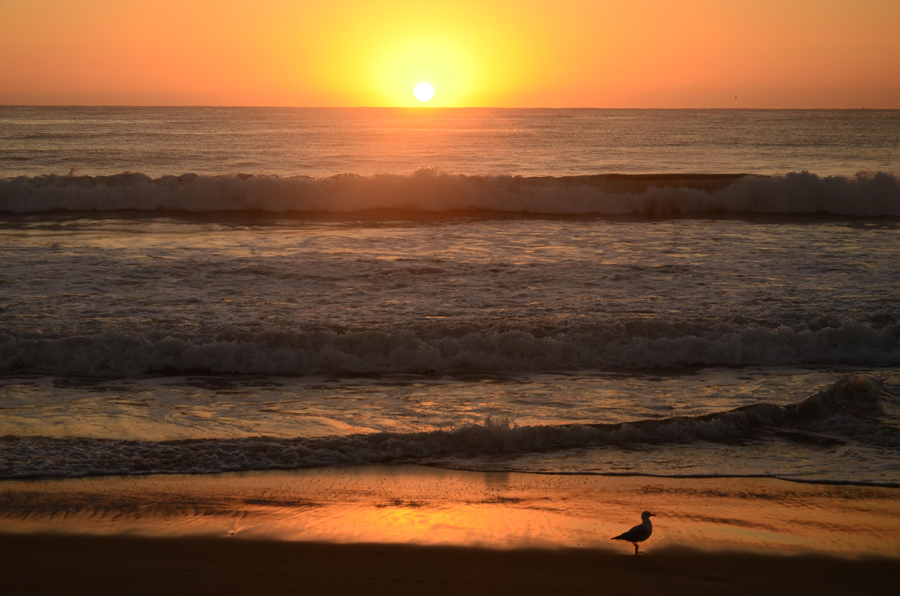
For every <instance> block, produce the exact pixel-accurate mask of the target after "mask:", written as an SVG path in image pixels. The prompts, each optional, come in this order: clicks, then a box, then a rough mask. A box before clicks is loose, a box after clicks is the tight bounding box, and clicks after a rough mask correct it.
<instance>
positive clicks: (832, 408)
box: [0, 376, 900, 478]
mask: <svg viewBox="0 0 900 596" xmlns="http://www.w3.org/2000/svg"><path fill="white" fill-rule="evenodd" d="M882 385H883V380H879V379H869V378H864V377H858V376H856V377H853V376H851V377H846V378H844V379H842V380H840V381H838V382H837V383H835V384H834V385H832V386H830V387H827V388H825V389H823V390H822V391H820V392H818V393H816V394H814V395H813V396H811V397H809V398H807V399H806V400H804V401H803V402H801V403H799V404H794V405H789V406H779V405H775V404H769V403H762V404H756V405H752V406H745V407H743V408H738V409H736V410H731V411H727V412H719V413H716V414H710V415H706V416H699V417H680V418H669V419H662V420H658V419H657V420H643V421H637V422H631V423H621V424H596V425H590V424H579V425H563V426H547V425H545V426H518V425H516V424H513V423H510V422H509V421H508V420H505V419H500V420H497V419H491V418H489V419H487V420H486V421H485V422H484V424H469V425H465V426H461V427H459V428H456V429H453V430H448V431H443V430H441V431H433V432H417V433H390V432H388V433H372V434H362V435H350V436H338V437H330V438H324V439H303V438H296V439H276V438H269V437H253V438H248V439H208V440H187V441H163V442H142V441H111V440H96V439H82V438H72V439H49V438H42V437H3V438H0V478H29V477H77V476H90V475H107V474H153V473H191V474H200V473H216V472H226V471H238V470H268V469H297V468H308V467H316V466H335V465H359V464H375V463H387V462H397V461H400V462H420V463H438V462H439V461H440V460H441V458H458V457H478V456H484V455H496V454H516V453H518V454H522V453H535V452H545V451H548V450H560V449H570V448H591V447H604V446H612V445H629V444H640V443H650V444H672V443H678V444H685V443H694V442H697V441H726V442H727V441H733V440H735V439H743V438H752V437H757V436H761V434H763V433H771V432H780V431H790V430H800V431H806V432H807V433H808V432H811V431H812V432H814V431H816V430H817V429H818V428H819V427H820V426H821V425H823V424H825V423H828V422H830V421H833V420H834V419H840V421H841V424H842V426H843V427H844V428H845V429H848V432H849V433H851V434H854V435H856V436H855V437H854V439H855V440H857V441H862V442H867V441H868V442H869V443H873V442H874V443H877V446H878V447H880V448H883V449H892V450H897V449H900V433H898V432H897V430H896V429H893V428H890V427H879V426H878V425H877V424H873V423H872V422H871V421H869V420H867V418H871V417H872V416H874V415H876V414H878V413H879V411H880V402H879V395H880V394H881V392H882ZM835 428H836V427H835V425H834V424H831V425H829V426H828V429H829V431H831V433H832V435H833V433H834V429H835ZM873 428H874V429H875V430H872V429H873ZM864 434H865V436H862V435H864ZM831 440H834V438H833V436H832V438H831Z"/></svg>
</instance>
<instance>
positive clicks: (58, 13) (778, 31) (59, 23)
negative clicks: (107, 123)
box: [0, 0, 900, 109]
mask: <svg viewBox="0 0 900 596" xmlns="http://www.w3.org/2000/svg"><path fill="white" fill-rule="evenodd" d="M898 30H900V3H897V2H896V1H893V0H863V1H857V2H849V1H846V0H818V1H811V0H792V1H788V2H785V1H777V0H755V1H749V0H734V1H731V2H720V1H715V0H689V1H687V2H684V3H680V4H678V5H677V6H675V5H673V4H672V3H669V2H665V1H664V0H637V1H633V2H620V1H603V0H595V1H584V0H556V1H554V2H550V1H548V0H518V1H515V2H513V1H510V0H500V1H496V2H491V3H483V2H476V1H473V0H460V1H459V2H455V3H454V4H453V6H452V7H451V6H438V7H436V6H433V5H430V4H428V3H424V2H412V1H409V0H382V1H380V2H373V1H370V0H347V1H344V2H304V3H302V4H298V3H296V2H289V1H287V0H259V1H257V2H255V3H253V5H252V7H249V6H248V5H247V4H246V3H243V2H240V1H238V0H218V1H215V2H213V1H210V0H197V1H195V2H191V3H190V4H187V5H185V3H182V2H175V1H172V0H156V1H154V2H150V1H147V0H133V1H115V0H82V1H79V2H69V1H64V0H28V1H24V0H6V1H4V2H2V3H0V55H3V56H5V57H6V59H4V60H2V61H0V80H2V81H3V85H2V86H0V104H5V105H10V104H19V105H22V104H24V105H135V106H136V105H157V106H159V105H174V106H178V105H206V106H217V105H222V106H225V105H227V106H309V107H351V106H371V107H412V106H421V105H425V104H423V103H422V102H420V101H419V100H417V99H416V97H415V96H414V95H413V89H414V88H415V87H416V85H418V84H420V83H428V84H430V85H432V86H433V88H434V97H433V98H432V99H431V100H430V101H428V103H427V105H428V106H434V107H523V108H527V107H551V108H553V107H559V108H563V107H596V108H891V109H896V108H900V36H898V35H897V34H896V32H897V31H898Z"/></svg>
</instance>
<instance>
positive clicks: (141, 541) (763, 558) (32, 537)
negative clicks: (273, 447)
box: [0, 466, 900, 594]
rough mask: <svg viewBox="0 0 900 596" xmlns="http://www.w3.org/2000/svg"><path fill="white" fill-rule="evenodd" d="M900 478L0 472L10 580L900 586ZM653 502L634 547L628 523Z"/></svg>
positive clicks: (745, 588) (109, 587)
mask: <svg viewBox="0 0 900 596" xmlns="http://www.w3.org/2000/svg"><path fill="white" fill-rule="evenodd" d="M898 497H900V490H898V489H893V488H879V487H861V486H828V485H813V484H802V483H795V482H787V481H783V480H774V479H758V478H727V479H726V478H692V479H667V478H648V477H603V476H577V475H570V476H565V475H539V474H510V473H477V472H461V471H453V470H443V469H434V468H428V467H422V466H367V467H360V468H324V469H319V470H298V471H277V472H248V473H235V474H218V475H206V476H191V475H173V476H143V477H137V476H130V477H102V478H85V479H68V480H33V481H32V480H26V481H4V482H0V550H2V557H0V560H2V561H3V575H4V593H10V594H40V593H59V592H67V593H116V594H124V593H134V594H141V593H147V594H151V593H219V594H221V593H248V592H250V591H253V592H260V593H261V592H262V591H263V590H269V589H271V590H276V589H277V590H279V591H285V590H299V591H302V592H303V593H322V594H336V593H337V594H339V593H370V594H380V593H391V594H397V593H426V592H427V593H435V594H445V593H460V592H465V593H468V594H480V593H491V594H503V593H509V594H513V593H515V594H531V593H535V594H536V593H541V594H555V593H560V594H564V593H571V594H577V593H620V594H653V593H660V592H665V593H672V594H679V593H692V594H696V593H713V592H714V593H717V594H731V593H769V592H773V593H794V594H805V593H810V594H812V593H815V594H832V593H833V594H837V593H842V592H847V591H851V590H852V593H866V594H878V593H885V594H886V593H891V594H894V593H896V592H897V589H898V587H900V515H898V514H900V499H898ZM645 509H646V510H650V511H653V512H654V513H656V515H657V517H655V518H654V533H653V536H652V537H651V538H650V540H648V541H647V542H646V543H644V544H643V545H642V547H641V555H640V556H638V557H635V556H634V554H633V548H632V546H631V545H630V544H628V543H622V542H618V541H616V542H613V541H611V540H610V538H611V537H612V536H615V535H617V534H619V533H621V532H622V531H624V530H627V529H628V528H630V527H631V526H632V525H635V524H637V523H638V522H639V521H640V518H639V516H640V512H641V511H642V510H645Z"/></svg>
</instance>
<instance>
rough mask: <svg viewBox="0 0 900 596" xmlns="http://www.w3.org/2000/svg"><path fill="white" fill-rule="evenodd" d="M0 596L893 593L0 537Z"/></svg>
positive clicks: (398, 554)
mask: <svg viewBox="0 0 900 596" xmlns="http://www.w3.org/2000/svg"><path fill="white" fill-rule="evenodd" d="M0 558H2V561H3V592H4V594H9V595H10V596H12V595H19V594H23V595H24V594H32V595H37V594H59V593H65V594H283V593H299V594H373V595H377V594H391V595H398V594H468V595H469V596H475V595H478V594H490V595H498V594H511V595H517V596H521V595H527V594H541V595H548V594H662V593H665V594H690V595H696V594H717V595H728V594H794V595H803V594H815V595H817V596H822V595H827V594H841V595H846V594H867V595H876V594H896V593H897V586H898V585H900V565H898V563H897V561H896V560H890V559H877V560H876V559H868V560H848V559H833V558H824V557H814V556H803V557H777V556H765V555H750V554H741V553H708V552H697V551H688V550H677V549H664V550H661V551H658V552H654V553H652V554H648V555H646V556H639V557H634V556H618V555H614V554H609V553H603V552H598V551H595V550H571V549H563V550H493V549H476V548H459V547H456V548H454V547H421V546H420V547H417V546H404V545H385V544H378V545H373V544H323V543H297V542H275V541H268V542H257V541H249V540H234V539H224V538H222V539H141V538H122V537H84V536H39V535H18V536H10V535H5V536H0Z"/></svg>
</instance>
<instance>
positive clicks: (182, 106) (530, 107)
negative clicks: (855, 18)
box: [0, 103, 900, 112]
mask: <svg viewBox="0 0 900 596" xmlns="http://www.w3.org/2000/svg"><path fill="white" fill-rule="evenodd" d="M0 108H227V109H238V108H257V109H295V110H635V111H636V110H672V111H675V110H684V111H686V110H722V111H726V110H727V111H737V110H743V111H797V112H800V111H808V112H815V111H857V112H861V111H873V112H876V111H878V112H892V111H900V107H896V108H866V107H859V108H846V107H845V108H749V107H742V108H737V107H735V108H723V107H705V108H698V107H692V108H688V107H681V108H671V107H670V108H664V107H653V108H648V107H641V108H637V107H630V108H623V107H597V106H565V107H550V106H290V105H240V104H231V105H226V104H207V105H203V104H78V103H73V104H50V103H47V104H26V103H21V104H17V103H10V104H4V103H0Z"/></svg>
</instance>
